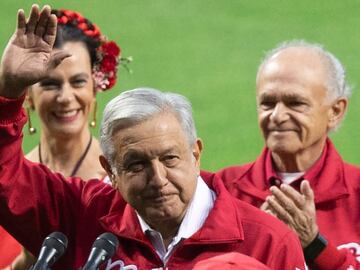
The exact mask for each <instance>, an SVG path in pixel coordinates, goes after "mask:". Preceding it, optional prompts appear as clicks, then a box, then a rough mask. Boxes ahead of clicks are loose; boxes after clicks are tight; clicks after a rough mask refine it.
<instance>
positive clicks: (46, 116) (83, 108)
mask: <svg viewBox="0 0 360 270" xmlns="http://www.w3.org/2000/svg"><path fill="white" fill-rule="evenodd" d="M61 49H63V50H66V51H68V52H69V53H70V54H71V56H70V57H68V58H66V59H65V60H63V62H62V63H61V64H60V65H59V66H58V67H56V68H55V69H54V70H51V71H49V72H48V74H47V76H46V77H45V78H44V79H43V80H42V81H41V82H39V83H36V84H35V85H33V86H32V87H31V90H30V91H29V103H30V105H31V106H33V107H34V108H35V110H36V112H37V113H38V114H39V116H40V120H41V128H42V130H43V131H44V132H45V134H49V135H52V136H56V135H60V134H61V135H72V134H79V133H80V132H81V131H83V130H84V129H86V128H87V127H88V117H89V113H90V109H91V105H92V103H93V102H94V99H95V92H94V82H93V79H92V73H91V63H90V56H89V53H88V51H87V49H86V46H85V44H83V43H82V42H67V43H65V44H64V46H63V47H62V48H61Z"/></svg>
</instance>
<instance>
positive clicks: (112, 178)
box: [99, 155, 116, 188]
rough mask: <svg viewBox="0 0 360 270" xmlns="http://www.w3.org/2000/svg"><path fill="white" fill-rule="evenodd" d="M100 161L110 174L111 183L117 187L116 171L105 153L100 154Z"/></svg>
mask: <svg viewBox="0 0 360 270" xmlns="http://www.w3.org/2000/svg"><path fill="white" fill-rule="evenodd" d="M99 161H100V164H101V167H103V169H104V170H105V171H106V173H107V175H108V176H109V178H110V181H111V185H112V186H113V187H114V188H116V179H115V175H114V173H113V172H112V169H111V166H110V163H109V162H108V161H107V159H106V158H105V157H104V156H103V155H100V156H99Z"/></svg>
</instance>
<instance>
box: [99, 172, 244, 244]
mask: <svg viewBox="0 0 360 270" xmlns="http://www.w3.org/2000/svg"><path fill="white" fill-rule="evenodd" d="M210 182H211V184H210V188H211V189H213V190H214V191H215V193H216V195H217V198H216V201H215V204H214V208H213V209H212V211H211V212H210V214H209V216H208V217H207V219H206V221H205V223H204V225H203V226H202V228H201V229H200V230H199V231H197V232H196V233H195V234H194V235H193V236H191V237H190V238H189V239H187V240H185V241H184V243H188V244H190V243H197V244H216V243H219V244H226V243H232V242H239V241H242V240H243V239H244V232H243V228H242V225H241V217H240V216H239V213H238V211H237V209H235V208H234V202H233V200H235V199H234V198H233V197H232V196H231V195H230V194H229V193H228V191H227V190H226V189H225V187H224V184H223V182H222V180H220V179H219V178H218V177H212V179H211V181H210ZM207 183H209V181H207ZM116 197H117V196H116ZM119 197H120V196H119ZM119 199H120V198H115V201H117V200H119ZM115 204H116V202H115ZM224 209H227V211H224ZM100 222H101V224H102V226H103V227H104V228H105V229H106V230H107V231H110V232H113V233H115V234H116V235H118V236H120V237H123V238H126V239H131V240H135V241H138V242H142V243H143V244H144V245H147V246H151V243H150V241H149V240H148V239H147V237H146V236H145V235H144V233H143V232H142V230H141V226H140V223H139V221H138V218H137V216H136V212H135V210H134V209H133V208H132V207H131V206H130V205H129V204H126V205H125V208H124V207H123V206H122V207H121V206H120V209H119V208H118V209H117V210H116V207H112V211H111V212H110V213H109V214H108V215H106V216H104V217H102V218H101V219H100ZM224 224H227V225H228V226H224ZM214 228H223V229H222V230H221V231H219V230H216V229H214Z"/></svg>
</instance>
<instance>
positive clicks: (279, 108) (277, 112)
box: [270, 102, 289, 123]
mask: <svg viewBox="0 0 360 270" xmlns="http://www.w3.org/2000/svg"><path fill="white" fill-rule="evenodd" d="M288 118H289V114H288V109H287V107H286V106H285V105H284V103H282V102H278V103H277V104H276V106H275V107H274V109H273V110H272V112H271V115H270V119H271V120H272V121H274V122H275V123H281V122H284V121H286V120H287V119H288Z"/></svg>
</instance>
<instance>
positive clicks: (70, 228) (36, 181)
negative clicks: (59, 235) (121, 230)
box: [0, 97, 83, 254]
mask: <svg viewBox="0 0 360 270" xmlns="http://www.w3.org/2000/svg"><path fill="white" fill-rule="evenodd" d="M23 100H24V97H21V98H19V99H6V98H4V97H0V224H1V225H2V226H3V227H4V228H5V229H6V230H7V231H8V232H10V233H11V234H12V235H13V236H14V237H15V238H16V239H17V240H18V241H19V242H20V243H21V244H22V245H24V246H25V247H26V248H27V249H28V250H29V251H30V252H32V253H34V254H37V253H38V252H39V250H40V246H41V244H42V241H43V239H44V238H45V237H46V236H47V235H48V234H50V233H51V232H53V231H57V230H60V229H61V230H62V232H63V233H65V234H66V235H67V236H68V238H72V237H74V235H75V233H76V229H77V228H76V226H77V224H76V220H77V218H79V210H80V207H81V199H79V198H81V192H82V190H83V183H82V181H80V179H73V181H71V183H70V182H69V181H66V180H65V178H64V177H62V176H61V175H60V174H55V173H52V172H51V171H50V170H49V169H47V168H46V167H45V166H43V165H41V164H38V163H32V162H30V161H28V160H26V159H25V158H24V155H23V152H22V148H21V145H22V128H23V126H24V124H25V122H26V115H25V113H24V110H23V109H22V102H23ZM69 241H70V239H69Z"/></svg>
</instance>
